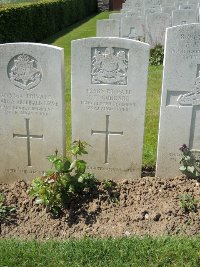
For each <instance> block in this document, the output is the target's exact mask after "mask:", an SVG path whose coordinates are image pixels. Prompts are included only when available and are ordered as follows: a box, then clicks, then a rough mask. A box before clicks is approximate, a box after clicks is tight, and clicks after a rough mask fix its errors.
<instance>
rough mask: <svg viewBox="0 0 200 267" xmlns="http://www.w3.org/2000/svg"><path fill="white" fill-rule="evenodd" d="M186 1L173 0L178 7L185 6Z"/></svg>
mask: <svg viewBox="0 0 200 267" xmlns="http://www.w3.org/2000/svg"><path fill="white" fill-rule="evenodd" d="M187 3H188V0H175V6H177V7H179V6H180V5H187Z"/></svg>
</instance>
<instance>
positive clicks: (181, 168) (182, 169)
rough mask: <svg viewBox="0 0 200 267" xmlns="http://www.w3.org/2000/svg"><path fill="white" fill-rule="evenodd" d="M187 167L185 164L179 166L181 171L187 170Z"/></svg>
mask: <svg viewBox="0 0 200 267" xmlns="http://www.w3.org/2000/svg"><path fill="white" fill-rule="evenodd" d="M186 169H187V168H186V167H185V166H181V167H180V168H179V170H180V171H181V172H185V171H186Z"/></svg>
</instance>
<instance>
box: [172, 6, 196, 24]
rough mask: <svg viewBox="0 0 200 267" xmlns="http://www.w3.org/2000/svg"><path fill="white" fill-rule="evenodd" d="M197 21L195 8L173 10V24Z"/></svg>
mask: <svg viewBox="0 0 200 267" xmlns="http://www.w3.org/2000/svg"><path fill="white" fill-rule="evenodd" d="M195 22H197V14H196V12H195V11H194V10H190V9H189V10H186V9H182V10H174V11H173V12H172V26H177V25H183V24H190V23H195Z"/></svg>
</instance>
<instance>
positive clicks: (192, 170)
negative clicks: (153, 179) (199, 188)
mask: <svg viewBox="0 0 200 267" xmlns="http://www.w3.org/2000/svg"><path fill="white" fill-rule="evenodd" d="M179 149H180V150H181V151H182V153H183V156H182V158H181V161H180V164H182V166H181V167H180V168H179V170H180V171H181V172H182V173H183V174H185V175H186V176H188V177H191V178H195V177H198V176H200V161H199V160H197V159H196V158H195V155H194V154H193V153H192V151H191V150H190V149H189V148H188V147H187V145H185V144H184V145H182V146H181V147H180V148H179Z"/></svg>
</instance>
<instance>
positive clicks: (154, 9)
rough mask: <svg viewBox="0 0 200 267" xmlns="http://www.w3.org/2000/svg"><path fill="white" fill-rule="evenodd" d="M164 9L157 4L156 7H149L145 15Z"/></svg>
mask: <svg viewBox="0 0 200 267" xmlns="http://www.w3.org/2000/svg"><path fill="white" fill-rule="evenodd" d="M161 12H162V9H161V7H160V6H155V7H151V8H147V9H146V10H145V15H146V16H147V15H149V14H154V13H161Z"/></svg>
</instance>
